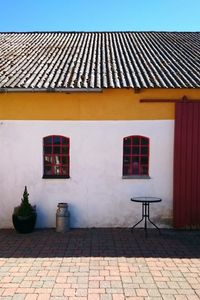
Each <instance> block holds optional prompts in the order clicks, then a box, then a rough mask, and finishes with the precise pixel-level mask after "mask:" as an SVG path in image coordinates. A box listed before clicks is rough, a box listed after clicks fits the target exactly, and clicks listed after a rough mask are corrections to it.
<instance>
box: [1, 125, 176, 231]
mask: <svg viewBox="0 0 200 300" xmlns="http://www.w3.org/2000/svg"><path fill="white" fill-rule="evenodd" d="M51 134H58V135H64V136H67V137H69V138H70V179H42V175H43V161H42V152H43V149H42V139H43V137H44V136H47V135H51ZM135 134H136V135H144V136H147V137H149V138H150V177H151V179H122V153H123V137H125V136H129V135H135ZM173 135H174V122H173V121H168V120H166V121H2V122H0V159H1V163H0V166H1V167H0V198H1V209H0V228H9V227H12V211H13V207H14V206H17V205H18V204H19V203H20V201H21V197H22V194H23V190H24V186H25V185H27V187H28V192H29V194H30V196H29V198H30V202H31V204H36V206H37V212H38V219H37V227H55V214H56V208H57V204H58V203H59V202H68V203H69V210H70V214H71V217H70V225H71V227H118V226H120V227H126V226H131V225H132V224H133V223H135V222H136V221H137V220H139V218H140V217H141V205H140V204H137V203H133V202H131V201H130V198H131V197H132V196H143V195H150V196H156V197H161V198H162V199H163V201H162V202H161V203H158V204H152V205H151V215H152V219H153V220H154V221H156V222H157V224H159V225H160V226H162V227H166V226H169V224H170V223H169V222H170V220H171V218H172V181H173Z"/></svg>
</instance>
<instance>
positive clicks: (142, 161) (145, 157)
mask: <svg viewBox="0 0 200 300" xmlns="http://www.w3.org/2000/svg"><path fill="white" fill-rule="evenodd" d="M141 164H142V165H147V164H148V157H147V156H141Z"/></svg>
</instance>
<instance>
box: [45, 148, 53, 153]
mask: <svg viewBox="0 0 200 300" xmlns="http://www.w3.org/2000/svg"><path fill="white" fill-rule="evenodd" d="M44 153H45V154H51V153H52V147H44Z"/></svg>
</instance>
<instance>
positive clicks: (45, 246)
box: [0, 228, 200, 258]
mask: <svg viewBox="0 0 200 300" xmlns="http://www.w3.org/2000/svg"><path fill="white" fill-rule="evenodd" d="M99 256H100V257H163V258H165V257H170V258H199V257H200V231H175V230H167V229H163V230H162V233H161V235H159V233H158V231H157V230H154V229H149V231H148V238H145V235H144V231H143V230H142V229H135V230H134V231H133V233H131V231H130V229H129V228H98V229H97V228H94V229H72V230H70V231H69V232H67V233H56V231H55V229H44V230H35V231H34V232H33V233H30V234H19V233H16V232H15V231H14V230H12V229H1V230H0V257H3V258H9V257H17V258H18V257H31V258H32V257H33V258H34V257H99Z"/></svg>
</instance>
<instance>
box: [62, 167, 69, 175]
mask: <svg viewBox="0 0 200 300" xmlns="http://www.w3.org/2000/svg"><path fill="white" fill-rule="evenodd" d="M62 174H63V175H68V172H67V167H65V166H63V167H62Z"/></svg>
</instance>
